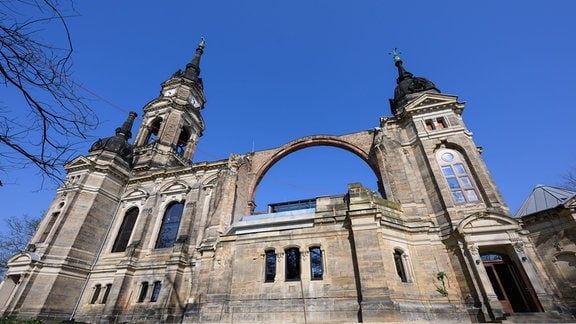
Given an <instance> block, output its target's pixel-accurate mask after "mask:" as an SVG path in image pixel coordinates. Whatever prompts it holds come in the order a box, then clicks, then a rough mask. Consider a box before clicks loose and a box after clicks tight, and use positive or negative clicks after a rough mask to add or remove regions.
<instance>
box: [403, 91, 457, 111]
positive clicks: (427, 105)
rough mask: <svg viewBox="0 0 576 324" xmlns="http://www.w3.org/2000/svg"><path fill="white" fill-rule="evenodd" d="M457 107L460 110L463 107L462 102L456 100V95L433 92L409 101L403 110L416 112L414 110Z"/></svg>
mask: <svg viewBox="0 0 576 324" xmlns="http://www.w3.org/2000/svg"><path fill="white" fill-rule="evenodd" d="M446 108H451V109H455V108H456V109H457V110H458V112H461V111H462V109H463V108H464V104H463V103H459V102H458V97H456V96H450V95H445V94H435V93H424V94H422V95H421V96H420V97H418V98H417V99H415V100H414V101H412V102H411V103H409V104H408V105H407V106H406V108H405V111H406V112H416V111H422V110H425V111H433V110H439V109H446Z"/></svg>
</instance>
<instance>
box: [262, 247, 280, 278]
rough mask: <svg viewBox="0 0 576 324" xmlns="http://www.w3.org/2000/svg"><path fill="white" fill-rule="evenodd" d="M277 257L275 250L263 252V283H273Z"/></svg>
mask: <svg viewBox="0 0 576 324" xmlns="http://www.w3.org/2000/svg"><path fill="white" fill-rule="evenodd" d="M277 261H278V255H277V254H276V251H275V250H266V251H265V252H264V282H274V281H275V280H276V273H277V269H278V266H277V264H276V262H277Z"/></svg>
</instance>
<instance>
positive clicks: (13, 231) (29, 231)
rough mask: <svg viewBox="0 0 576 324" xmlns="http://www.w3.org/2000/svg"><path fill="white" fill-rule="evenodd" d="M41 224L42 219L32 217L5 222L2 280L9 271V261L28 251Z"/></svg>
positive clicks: (0, 251) (1, 236) (0, 248)
mask: <svg viewBox="0 0 576 324" xmlns="http://www.w3.org/2000/svg"><path fill="white" fill-rule="evenodd" d="M39 223H40V218H33V217H30V216H22V217H16V216H12V217H9V218H7V219H5V220H4V225H5V226H2V227H3V229H2V231H1V232H0V280H2V278H3V277H4V274H5V273H6V270H8V265H7V263H8V260H9V259H10V258H11V257H12V256H14V255H16V254H18V253H20V252H22V251H24V250H25V249H26V245H27V244H28V241H30V239H31V238H32V235H34V232H35V231H36V228H37V227H38V224H39Z"/></svg>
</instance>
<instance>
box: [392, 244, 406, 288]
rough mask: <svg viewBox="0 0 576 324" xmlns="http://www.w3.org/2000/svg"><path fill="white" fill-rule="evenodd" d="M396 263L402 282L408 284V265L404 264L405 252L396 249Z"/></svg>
mask: <svg viewBox="0 0 576 324" xmlns="http://www.w3.org/2000/svg"><path fill="white" fill-rule="evenodd" d="M394 263H395V264H396V273H397V274H398V277H400V280H401V281H402V282H408V275H407V271H406V264H404V251H402V250H399V249H394Z"/></svg>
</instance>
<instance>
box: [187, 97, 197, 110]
mask: <svg viewBox="0 0 576 324" xmlns="http://www.w3.org/2000/svg"><path fill="white" fill-rule="evenodd" d="M188 102H189V103H190V104H191V105H192V107H194V108H200V102H199V101H198V99H196V97H194V96H190V97H189V98H188Z"/></svg>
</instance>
